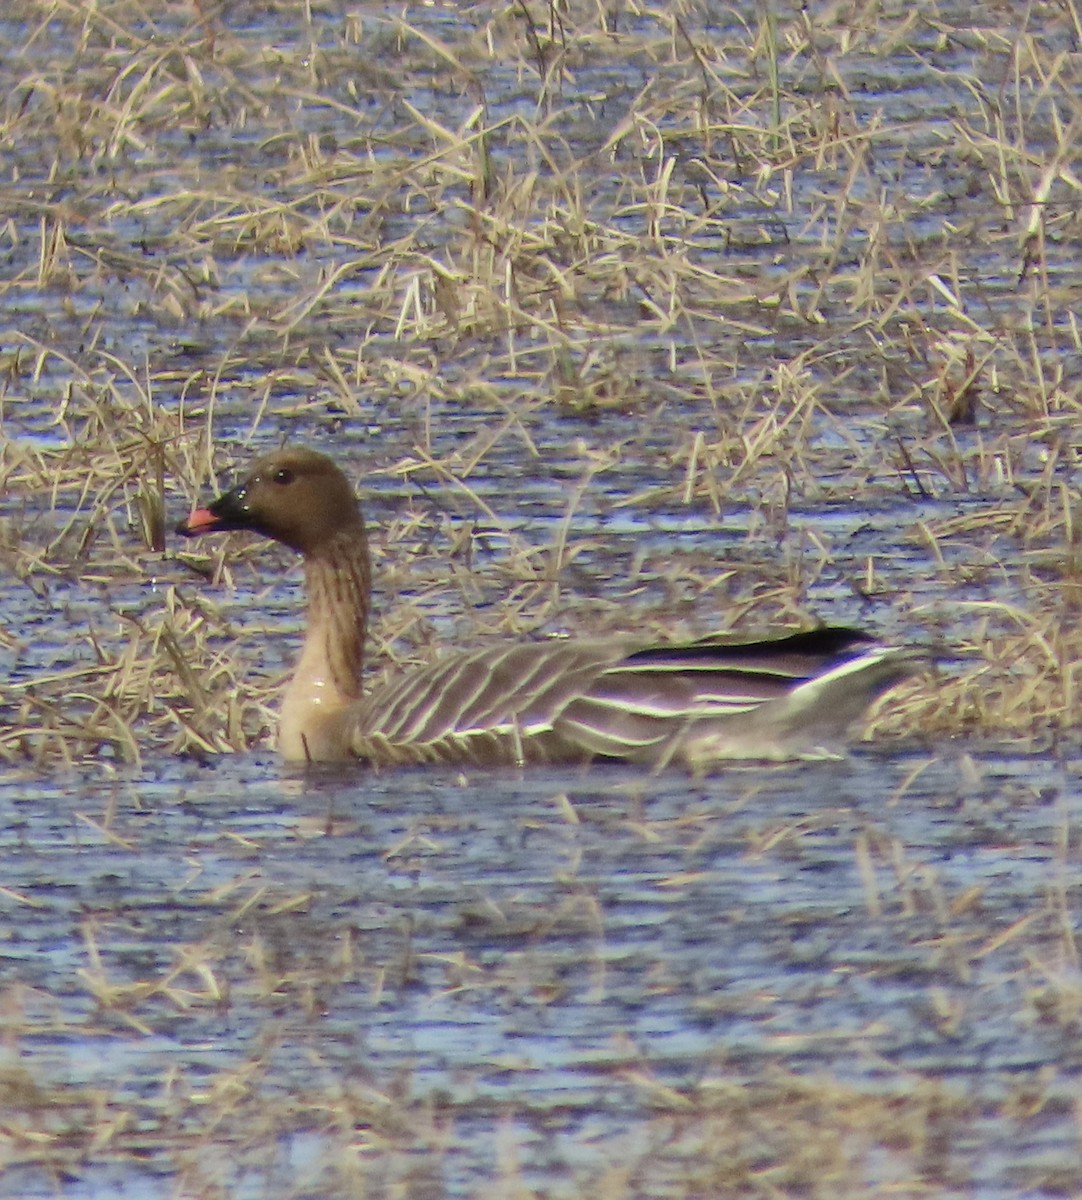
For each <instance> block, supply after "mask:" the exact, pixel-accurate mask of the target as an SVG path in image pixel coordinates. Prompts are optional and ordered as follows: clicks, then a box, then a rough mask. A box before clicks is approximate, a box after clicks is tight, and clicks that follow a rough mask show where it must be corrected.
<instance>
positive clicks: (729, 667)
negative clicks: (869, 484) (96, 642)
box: [177, 447, 913, 771]
mask: <svg viewBox="0 0 1082 1200" xmlns="http://www.w3.org/2000/svg"><path fill="white" fill-rule="evenodd" d="M234 529H248V530H252V531H253V532H255V533H260V534H263V535H264V536H265V537H269V538H273V539H275V540H276V541H279V542H282V543H284V544H285V545H286V546H289V547H290V548H291V549H293V550H296V551H297V552H298V553H300V554H302V555H303V556H304V568H305V583H306V587H307V592H308V626H307V631H306V633H305V638H304V647H303V650H302V651H301V656H300V660H299V662H298V663H297V669H296V671H295V673H294V675H293V678H292V680H291V681H290V683H289V685H288V687H287V688H286V692H285V696H284V698H283V701H282V710H281V722H280V725H279V730H278V746H279V749H280V751H281V753H282V755H283V756H284V757H285V758H286V759H288V760H292V761H300V762H303V761H306V760H307V761H310V762H327V761H340V760H347V759H351V758H356V759H361V760H365V761H368V762H371V763H377V764H378V763H427V762H448V763H475V764H492V765H499V764H504V765H516V764H517V765H521V764H524V763H528V762H540V763H577V762H585V761H589V760H590V759H594V758H602V759H624V760H628V761H633V762H637V763H644V764H648V765H651V766H655V767H656V766H664V765H666V764H668V763H670V762H677V763H683V764H684V765H686V766H688V767H690V768H691V769H692V770H696V771H698V770H703V769H708V768H710V767H711V766H713V765H716V764H718V763H721V762H724V761H727V760H733V759H768V760H775V761H776V760H782V759H793V758H814V757H822V756H823V755H825V754H829V753H833V752H835V751H836V748H837V745H838V742H839V740H840V739H841V738H842V737H843V736H844V734H845V732H846V730H847V729H848V727H849V726H850V725H851V724H852V723H853V722H854V721H855V720H856V719H857V718H858V717H859V716H860V715H861V714H862V713H863V712H864V710H865V709H866V708H867V706H868V705H869V704H870V703H871V701H872V700H873V699H874V698H875V697H876V696H878V695H880V694H881V693H882V692H884V691H886V690H887V689H888V688H890V687H892V686H893V685H894V684H895V683H897V682H898V681H899V680H901V679H902V678H904V677H905V676H907V675H909V674H910V673H911V672H912V670H913V666H912V656H911V655H910V654H908V653H907V652H904V651H901V650H896V649H891V648H889V647H885V646H882V645H879V644H877V643H876V642H875V641H874V640H873V639H872V638H870V637H869V636H868V635H867V634H864V633H861V632H860V631H858V630H854V629H845V628H830V627H824V628H820V629H811V630H807V631H805V632H800V633H789V634H783V635H780V636H777V637H770V638H766V639H762V640H756V641H746V640H744V641H740V640H736V639H734V638H733V637H731V636H729V635H721V636H711V637H704V638H700V639H698V640H696V641H691V642H676V643H673V644H671V645H666V644H656V643H647V642H644V641H643V640H642V639H640V638H635V637H630V636H629V637H618V638H606V639H598V640H593V639H582V640H577V639H563V638H562V639H552V640H547V641H536V642H508V643H504V644H499V645H487V646H484V647H482V648H479V649H475V650H465V651H463V650H457V651H452V652H451V653H448V654H445V655H443V656H442V657H441V658H439V659H437V660H436V661H435V662H433V663H432V664H430V665H427V666H423V667H418V668H414V669H411V670H407V671H403V672H402V673H401V674H400V675H398V676H396V677H394V678H392V679H390V680H389V681H387V682H386V683H384V684H381V685H380V686H379V687H378V688H377V689H376V690H375V691H372V692H369V693H368V694H367V695H366V694H365V693H364V691H363V689H362V686H361V667H362V663H363V659H364V646H365V633H366V629H367V625H368V612H369V595H370V577H371V568H370V563H369V556H368V541H367V538H366V536H365V526H364V519H363V517H362V515H361V510H360V507H359V505H358V503H357V499H356V497H355V495H354V492H353V488H352V487H351V486H350V484H349V482H348V480H347V479H346V477H345V475H343V474H342V472H341V471H340V470H339V469H338V467H336V466H335V464H334V463H333V462H332V461H331V460H330V459H329V458H327V457H326V455H323V454H318V453H316V452H315V451H313V450H307V449H302V448H288V447H287V448H286V449H283V450H279V451H276V452H275V453H273V454H268V455H267V456H266V457H264V458H261V459H259V461H258V462H256V463H255V464H254V466H253V467H252V469H251V471H250V472H249V474H248V476H247V478H246V479H245V480H244V482H243V483H241V484H239V485H238V486H237V487H235V488H233V489H232V490H231V491H229V492H226V493H225V494H224V495H222V496H220V497H219V498H218V499H217V500H215V501H214V502H213V503H212V504H210V505H208V506H207V507H206V508H197V509H195V510H194V511H193V512H192V513H191V515H190V516H188V517H187V518H186V519H185V520H183V521H182V522H181V523H180V524H179V525H178V526H177V532H178V533H181V534H183V535H184V536H185V537H195V536H198V535H199V534H204V533H217V532H221V531H226V530H234Z"/></svg>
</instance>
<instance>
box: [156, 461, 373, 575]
mask: <svg viewBox="0 0 1082 1200" xmlns="http://www.w3.org/2000/svg"><path fill="white" fill-rule="evenodd" d="M358 528H360V529H363V524H362V520H361V512H360V508H359V507H358V504H357V498H356V497H355V496H354V494H353V488H352V487H351V486H350V483H349V480H348V479H346V477H345V475H343V474H342V472H341V471H340V470H339V469H338V468H337V467H336V466H335V465H334V463H333V462H332V461H331V460H330V459H329V458H328V457H327V456H326V455H325V454H317V453H316V451H314V450H307V449H305V448H304V447H300V446H298V447H286V448H285V449H283V450H276V451H275V452H274V453H273V454H268V455H266V456H265V457H263V458H261V459H259V460H258V461H257V462H256V463H255V465H254V466H253V467H252V469H251V472H250V473H249V475H248V477H247V478H246V479H245V480H244V482H243V483H240V484H238V485H237V486H236V487H235V488H233V489H232V490H231V491H228V492H226V493H224V495H221V496H219V497H218V499H217V500H215V501H214V502H213V503H212V504H209V505H208V506H207V507H206V508H197V509H194V510H193V511H192V512H191V514H190V515H189V516H187V517H185V519H184V520H183V521H181V522H180V524H179V525H178V526H177V533H179V534H182V535H183V536H184V537H196V536H198V535H199V534H202V533H221V532H225V531H227V530H232V529H250V530H252V531H253V532H255V533H261V534H263V536H264V537H269V538H273V539H274V540H275V541H276V542H282V543H283V544H284V545H286V546H289V547H290V548H291V549H293V550H297V551H299V552H300V553H301V554H311V553H313V551H316V550H318V549H319V547H320V546H321V545H323V544H324V543H325V542H326V541H328V539H330V538H332V537H333V536H334V535H335V534H337V533H341V532H343V531H345V530H347V529H358Z"/></svg>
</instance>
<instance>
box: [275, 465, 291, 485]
mask: <svg viewBox="0 0 1082 1200" xmlns="http://www.w3.org/2000/svg"><path fill="white" fill-rule="evenodd" d="M274 482H275V483H292V482H293V472H292V471H291V470H290V469H289V468H288V467H279V468H278V470H277V471H275V472H274Z"/></svg>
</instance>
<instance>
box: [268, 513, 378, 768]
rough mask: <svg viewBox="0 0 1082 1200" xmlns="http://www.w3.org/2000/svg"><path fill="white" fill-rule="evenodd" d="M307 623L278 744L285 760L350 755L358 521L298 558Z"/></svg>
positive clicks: (365, 591)
mask: <svg viewBox="0 0 1082 1200" xmlns="http://www.w3.org/2000/svg"><path fill="white" fill-rule="evenodd" d="M304 576H305V587H306V590H307V593H308V626H307V629H306V631H305V637H304V646H303V648H302V650H301V655H300V658H299V659H298V661H297V668H296V670H295V672H294V674H293V678H292V679H291V680H290V682H289V685H288V687H287V688H286V692H285V696H284V697H283V699H282V711H281V721H280V723H279V726H278V748H279V751H280V752H281V754H282V756H283V757H284V758H286V759H289V760H292V761H300V762H303V761H305V760H311V761H325V760H328V759H331V760H333V759H336V758H338V759H342V758H348V757H350V754H351V750H350V732H351V729H350V721H349V716H350V713H349V709H350V707H351V706H352V705H353V704H355V703H356V702H357V700H359V699H360V696H361V668H362V666H363V663H364V643H365V634H366V632H367V626H368V599H369V592H370V588H371V567H370V564H369V559H368V543H367V539H366V537H365V532H364V526H363V524H362V523H361V521H360V519H359V518H358V521H357V523H356V524H355V525H351V526H350V527H349V528H348V529H344V530H340V531H339V532H338V533H336V534H334V535H333V536H332V537H331V538H329V539H327V541H325V542H324V543H322V544H321V545H320V546H319V547H318V548H317V549H316V550H314V551H312V552H311V553H309V554H307V555H306V556H305V561H304Z"/></svg>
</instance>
